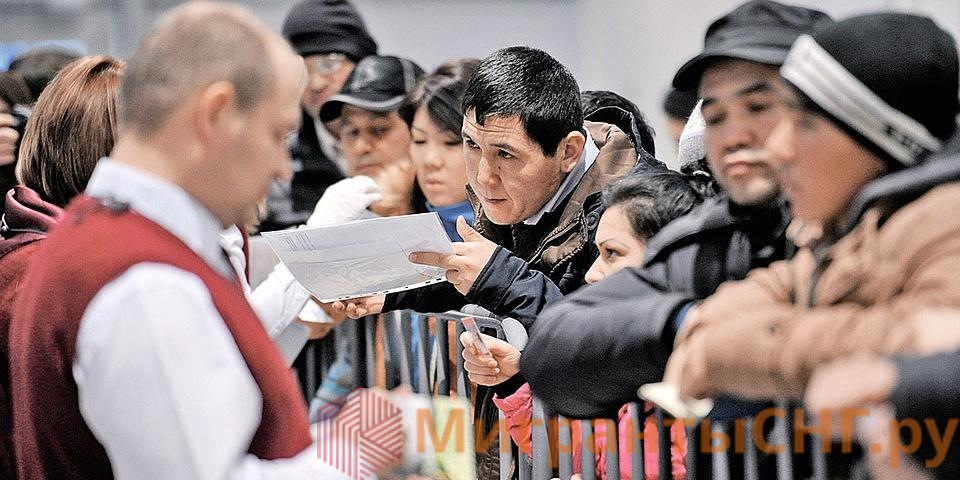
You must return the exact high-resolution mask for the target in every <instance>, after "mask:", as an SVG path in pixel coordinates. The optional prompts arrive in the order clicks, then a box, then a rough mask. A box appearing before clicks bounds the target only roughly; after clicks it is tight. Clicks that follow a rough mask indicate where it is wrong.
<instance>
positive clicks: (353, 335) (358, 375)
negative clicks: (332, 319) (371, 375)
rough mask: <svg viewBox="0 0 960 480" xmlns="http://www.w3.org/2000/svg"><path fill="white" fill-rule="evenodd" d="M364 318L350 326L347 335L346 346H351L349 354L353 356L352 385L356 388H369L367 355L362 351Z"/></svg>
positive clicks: (364, 342) (364, 335) (364, 343)
mask: <svg viewBox="0 0 960 480" xmlns="http://www.w3.org/2000/svg"><path fill="white" fill-rule="evenodd" d="M366 318H367V317H363V318H358V319H357V320H354V321H353V322H350V324H351V325H352V326H353V328H351V329H349V330H348V331H349V335H348V337H349V338H347V342H346V344H348V345H351V346H352V347H353V348H352V349H351V354H352V355H353V385H354V386H356V387H369V386H370V385H369V384H367V383H366V382H367V355H366V352H365V351H364V346H365V345H366V341H365V340H364V338H365V337H366V333H365V332H366V331H367V327H366V323H367V322H366Z"/></svg>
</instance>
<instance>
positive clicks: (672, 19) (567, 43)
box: [0, 0, 960, 163]
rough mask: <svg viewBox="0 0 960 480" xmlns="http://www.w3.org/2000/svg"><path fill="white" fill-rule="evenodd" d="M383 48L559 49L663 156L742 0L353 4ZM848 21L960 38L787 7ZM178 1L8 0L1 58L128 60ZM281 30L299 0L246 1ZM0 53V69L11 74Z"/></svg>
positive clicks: (886, 2)
mask: <svg viewBox="0 0 960 480" xmlns="http://www.w3.org/2000/svg"><path fill="white" fill-rule="evenodd" d="M353 1H354V2H355V4H356V5H357V7H358V9H359V10H360V12H361V13H362V14H363V15H364V17H365V19H366V21H367V24H368V27H369V29H370V31H371V33H372V34H373V35H374V37H375V38H376V39H377V41H378V42H379V43H380V46H381V53H385V54H398V55H403V56H407V57H409V58H411V59H413V60H415V61H417V62H418V63H420V64H421V65H422V66H423V67H424V68H425V69H427V70H428V71H429V70H430V69H431V68H433V67H435V66H436V65H438V64H439V63H441V62H443V61H445V60H448V59H451V58H457V57H465V56H473V57H483V56H485V55H487V54H488V53H490V52H491V51H493V50H495V49H497V48H500V47H504V46H509V45H519V44H525V45H531V46H534V47H538V48H541V49H544V50H546V51H548V52H550V53H551V54H552V55H554V56H555V57H556V58H557V59H559V60H560V61H561V62H563V63H564V64H565V65H567V66H568V67H569V68H570V69H571V70H572V71H573V73H574V75H575V76H576V78H577V79H578V81H579V82H580V87H581V88H582V89H591V90H598V89H605V90H613V91H616V92H618V93H620V94H622V95H624V96H626V97H627V98H630V99H631V100H633V101H634V102H636V103H637V104H638V105H639V106H640V108H641V109H642V110H643V111H644V112H645V113H646V114H647V117H648V119H649V120H650V121H651V123H652V124H653V126H654V128H655V129H656V130H657V132H658V136H657V152H658V155H657V156H658V157H660V158H661V159H663V160H665V161H667V162H668V163H671V162H672V161H673V156H674V153H675V147H674V145H672V142H671V141H670V139H669V135H668V133H667V131H666V126H665V123H664V122H665V120H664V115H663V113H662V112H661V102H662V99H663V95H664V93H665V92H666V90H667V88H668V86H669V84H670V80H671V79H672V77H673V73H674V71H675V70H676V69H677V68H678V67H679V66H680V65H681V64H682V63H683V62H684V61H686V60H687V59H688V58H689V57H691V56H693V55H695V54H696V53H697V52H698V51H699V49H700V47H701V45H702V41H703V34H704V31H705V29H706V27H707V25H708V24H709V23H710V21H711V20H712V19H714V18H716V17H717V16H719V15H721V14H722V13H724V12H726V11H728V10H730V9H732V8H733V7H735V6H736V5H738V4H739V3H741V0H472V1H470V0H353ZM787 1H788V2H789V3H793V4H797V5H805V6H810V7H814V8H819V9H821V10H824V11H826V12H827V13H829V14H831V15H833V16H834V17H835V18H842V17H844V16H849V15H852V14H856V13H865V12H871V11H878V10H885V9H887V10H888V9H894V10H900V11H912V12H917V13H921V14H925V15H929V16H931V17H933V18H934V19H935V20H936V21H937V22H938V23H939V24H940V25H941V26H942V27H943V28H945V29H947V30H948V31H950V32H951V33H953V34H954V35H955V36H957V35H958V34H960V1H958V0H819V1H818V0H787ZM178 3H181V2H179V1H174V0H0V53H2V54H4V55H8V54H10V53H11V52H15V51H17V50H19V49H22V48H24V47H27V46H29V45H30V44H32V43H33V42H38V41H45V40H51V39H58V40H68V41H69V42H70V43H69V44H70V45H72V46H74V47H75V48H77V49H81V50H82V52H81V53H110V54H113V55H118V56H121V57H122V56H126V55H127V54H129V52H130V51H131V50H132V49H133V47H134V46H135V44H136V41H137V39H138V38H139V37H140V35H142V34H143V33H144V32H145V30H146V29H147V28H149V25H150V24H151V23H152V22H153V20H154V19H155V18H156V17H157V15H159V14H160V13H161V12H163V11H164V10H165V9H168V8H170V7H171V6H174V5H176V4H178ZM239 3H242V4H245V5H247V6H248V7H249V8H250V9H251V10H253V11H254V13H255V14H257V15H258V16H260V17H261V18H263V19H264V20H265V21H266V22H267V23H268V24H270V25H272V26H274V27H275V28H276V29H278V30H279V28H280V25H281V24H282V22H283V18H284V16H285V15H286V13H287V11H288V10H289V9H290V7H291V6H292V5H294V4H295V3H296V0H244V1H240V2H239ZM5 58H6V57H2V56H0V66H2V65H5V63H3V62H4V59H5Z"/></svg>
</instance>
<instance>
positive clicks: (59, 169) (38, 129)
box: [0, 55, 124, 478]
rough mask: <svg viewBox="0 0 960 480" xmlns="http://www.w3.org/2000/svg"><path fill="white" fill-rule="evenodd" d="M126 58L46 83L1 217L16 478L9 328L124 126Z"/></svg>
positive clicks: (4, 473)
mask: <svg viewBox="0 0 960 480" xmlns="http://www.w3.org/2000/svg"><path fill="white" fill-rule="evenodd" d="M123 70H124V63H123V62H122V61H120V60H117V59H115V58H112V57H108V56H103V55H98V56H93V57H85V58H82V59H79V60H77V61H76V62H74V63H71V64H70V65H68V66H67V67H65V68H64V69H63V70H62V71H61V72H60V73H59V74H58V75H57V76H56V77H55V78H54V79H53V81H52V82H50V84H49V85H48V86H47V88H46V90H44V93H43V95H41V96H40V98H39V99H38V101H37V104H36V106H35V107H34V109H33V115H32V116H31V117H30V120H29V121H28V122H27V127H26V131H25V132H24V135H23V142H22V144H21V147H20V158H19V161H18V162H17V178H18V179H19V181H20V185H17V186H15V187H14V188H13V189H11V190H10V191H9V192H7V195H6V198H5V200H6V212H5V213H4V215H3V221H2V225H0V236H2V238H0V443H2V445H0V478H15V477H16V469H15V468H14V464H13V443H12V441H13V440H12V429H13V419H12V418H11V413H10V403H9V398H10V397H9V395H10V394H9V391H8V389H9V383H10V380H9V366H8V364H7V357H8V354H7V340H8V339H7V336H8V332H9V328H10V315H11V310H12V309H13V306H14V305H16V297H17V294H18V291H19V286H20V281H21V279H22V278H23V275H24V273H25V272H26V269H27V266H28V264H29V263H30V259H31V257H32V256H33V254H34V252H36V251H37V249H38V248H39V247H40V244H41V240H43V239H44V238H46V236H47V232H48V230H49V229H50V228H52V227H53V226H54V225H56V224H57V222H58V221H59V220H60V217H61V215H62V212H63V207H65V206H66V204H67V203H69V202H70V200H71V199H73V197H75V196H77V195H78V194H80V193H81V192H82V191H83V189H84V188H85V187H86V185H87V180H89V179H90V174H91V172H92V171H93V167H94V166H95V165H96V163H97V161H98V160H99V159H100V157H103V156H105V155H107V154H108V153H110V150H111V149H112V148H113V142H114V139H115V133H116V130H117V114H116V112H117V101H118V97H119V93H120V79H121V77H122V76H123Z"/></svg>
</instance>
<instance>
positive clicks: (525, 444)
mask: <svg viewBox="0 0 960 480" xmlns="http://www.w3.org/2000/svg"><path fill="white" fill-rule="evenodd" d="M493 403H494V404H496V405H497V408H499V409H500V411H501V412H503V415H504V417H506V420H507V427H508V429H509V431H510V437H511V438H512V439H513V442H514V443H516V444H517V446H518V447H519V448H520V451H522V452H523V453H525V454H527V455H531V449H532V444H531V438H532V430H531V425H532V419H533V395H532V394H531V393H530V386H529V384H524V385H523V386H521V387H520V388H519V389H518V390H517V391H516V392H515V393H513V394H512V395H509V396H506V397H504V398H500V397H499V396H494V397H493ZM647 407H649V408H652V407H650V406H649V405H647ZM617 418H618V420H619V421H618V432H617V433H618V438H619V442H618V446H619V457H618V458H619V460H620V478H622V479H623V480H630V478H631V477H630V472H631V469H630V467H631V457H630V452H631V449H632V443H631V442H632V439H633V436H632V435H631V434H630V429H634V428H635V424H634V423H633V422H634V420H633V418H632V417H631V415H630V413H629V409H628V406H627V405H624V406H623V407H621V408H620V411H619V412H618V415H617ZM570 430H571V440H572V442H573V445H572V446H571V447H570V448H572V449H573V471H574V472H581V471H582V467H581V465H582V460H583V458H582V456H583V451H582V449H581V448H580V445H581V443H582V438H583V437H582V435H581V433H580V432H581V431H580V422H579V421H575V422H573V424H572V426H571V429H570ZM657 435H658V432H657V425H656V422H654V421H653V419H651V418H648V419H647V421H645V422H644V428H643V441H644V443H643V446H644V452H643V454H644V457H643V459H644V466H643V468H644V472H645V474H646V476H645V478H647V479H656V478H658V475H659V471H658V470H657V468H658V462H659V458H658V448H659V447H658V444H657ZM594 438H595V443H594V450H593V451H594V452H596V462H595V464H594V465H596V470H597V478H600V479H601V480H606V479H607V478H608V477H607V440H606V439H607V437H606V423H605V422H599V423H597V424H596V427H595V429H594ZM670 444H671V449H670V457H671V472H672V473H673V475H672V476H673V478H685V477H686V473H687V468H686V466H685V465H684V457H685V455H686V452H687V442H686V434H685V432H684V429H683V424H682V423H675V424H674V425H672V426H671V427H670Z"/></svg>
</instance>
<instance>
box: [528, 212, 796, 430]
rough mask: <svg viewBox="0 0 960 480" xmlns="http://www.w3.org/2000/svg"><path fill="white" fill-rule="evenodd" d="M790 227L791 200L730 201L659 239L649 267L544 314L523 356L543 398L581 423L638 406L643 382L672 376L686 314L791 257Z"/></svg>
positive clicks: (668, 229)
mask: <svg viewBox="0 0 960 480" xmlns="http://www.w3.org/2000/svg"><path fill="white" fill-rule="evenodd" d="M788 223H789V212H788V210H787V208H786V206H785V204H784V203H783V202H782V201H777V202H774V203H773V204H771V205H768V206H765V207H761V208H745V207H741V206H738V205H736V204H734V203H732V202H731V201H730V200H729V199H728V198H726V197H725V196H724V197H717V198H714V199H710V200H708V201H707V202H705V203H704V204H703V205H701V206H700V207H698V208H697V209H696V210H694V211H693V212H691V213H690V214H688V215H685V216H683V217H681V218H679V219H677V220H675V221H674V222H672V223H670V224H668V225H667V226H666V227H664V228H663V230H661V231H660V232H659V233H658V234H657V235H656V236H655V237H654V238H652V239H651V240H650V242H649V244H648V246H647V253H646V258H645V260H644V265H643V267H641V268H628V269H624V270H622V271H620V272H617V273H616V274H614V275H612V276H610V277H609V278H607V279H604V280H603V281H601V282H599V283H597V284H595V285H590V286H588V287H585V288H583V289H581V290H580V291H578V292H576V293H575V294H573V295H570V296H569V297H567V298H565V299H564V300H563V301H562V302H559V303H557V304H556V305H553V306H551V307H550V308H548V309H546V310H545V311H544V312H543V313H542V314H541V315H540V316H539V317H538V318H537V321H536V322H535V323H534V327H533V329H532V330H531V332H530V339H529V341H528V343H527V346H526V349H525V351H524V354H523V357H522V359H521V372H522V373H523V375H524V377H525V378H526V379H527V381H528V382H530V386H531V388H532V389H533V392H534V394H536V395H537V396H538V397H540V398H541V399H543V400H544V401H546V402H547V404H548V405H550V407H551V408H553V409H555V411H556V412H557V413H560V414H563V415H567V416H571V417H576V418H592V417H599V416H603V415H607V414H611V413H612V412H616V411H617V409H618V408H619V407H620V406H621V405H623V404H624V403H627V402H630V401H633V400H636V398H637V389H638V388H639V387H640V386H641V385H643V384H645V383H649V382H656V381H659V380H660V378H661V377H662V376H663V369H664V367H665V366H666V362H667V358H668V357H669V356H670V352H671V350H672V345H673V338H674V334H675V331H676V324H675V321H676V318H677V314H678V312H679V311H680V310H681V309H682V308H683V307H684V306H685V305H688V304H689V303H690V302H694V301H697V300H701V299H703V298H705V297H707V296H708V295H710V294H712V293H713V292H714V291H715V290H716V288H717V287H718V286H719V285H720V284H721V283H723V282H724V281H727V280H735V279H742V278H744V277H746V276H747V272H749V271H750V270H751V269H754V268H759V267H764V266H767V265H769V264H770V263H771V262H773V261H776V260H781V259H783V258H784V257H785V256H786V252H787V251H788V249H790V247H789V245H788V241H787V239H786V235H785V232H784V231H785V229H786V225H787V224H788ZM584 319H591V320H592V321H589V322H585V321H584ZM573 392H576V394H574V393H573Z"/></svg>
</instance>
